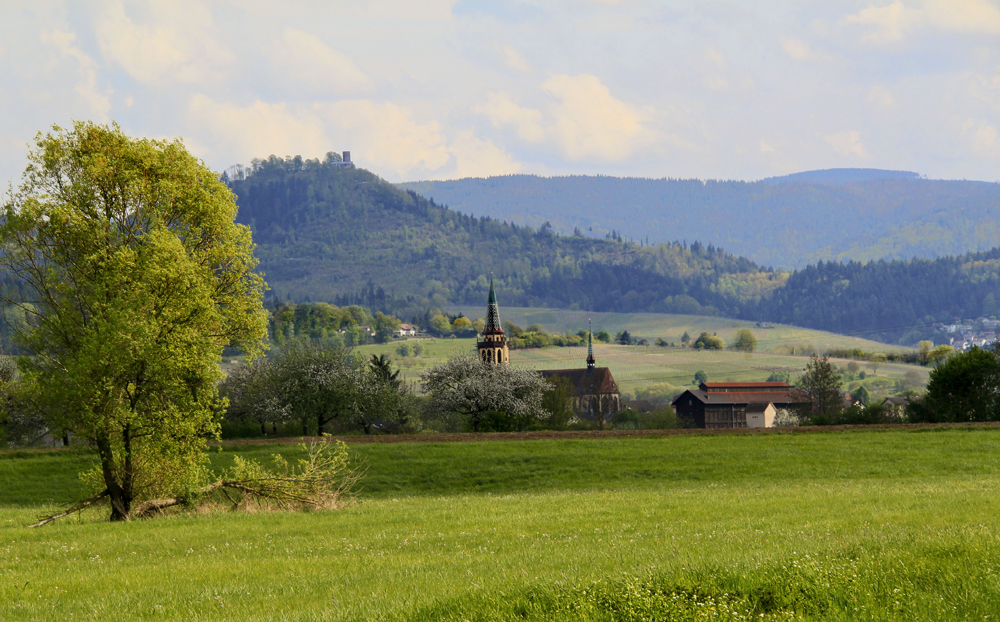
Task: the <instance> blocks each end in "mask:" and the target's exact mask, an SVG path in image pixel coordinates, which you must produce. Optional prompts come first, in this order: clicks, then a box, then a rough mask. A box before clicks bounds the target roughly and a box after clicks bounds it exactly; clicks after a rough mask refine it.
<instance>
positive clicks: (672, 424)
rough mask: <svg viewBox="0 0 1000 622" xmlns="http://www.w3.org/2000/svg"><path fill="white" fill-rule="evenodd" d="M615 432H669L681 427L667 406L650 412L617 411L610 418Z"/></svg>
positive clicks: (675, 414)
mask: <svg viewBox="0 0 1000 622" xmlns="http://www.w3.org/2000/svg"><path fill="white" fill-rule="evenodd" d="M611 427H613V428H614V429H615V430H671V429H674V428H679V427H681V425H680V421H679V420H678V419H677V413H675V412H674V409H673V408H671V407H669V406H667V407H665V408H659V409H657V410H653V411H650V412H639V411H637V410H633V409H630V408H629V409H625V410H619V411H618V412H616V413H615V414H614V415H612V416H611Z"/></svg>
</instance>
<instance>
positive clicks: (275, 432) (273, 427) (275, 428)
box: [271, 421, 278, 436]
mask: <svg viewBox="0 0 1000 622" xmlns="http://www.w3.org/2000/svg"><path fill="white" fill-rule="evenodd" d="M271 434H272V435H274V436H277V435H278V424H277V423H275V422H273V421H272V422H271Z"/></svg>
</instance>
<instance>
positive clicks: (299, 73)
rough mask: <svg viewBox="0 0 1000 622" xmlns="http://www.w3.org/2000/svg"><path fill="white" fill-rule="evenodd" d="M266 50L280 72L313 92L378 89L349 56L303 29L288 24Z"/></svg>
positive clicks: (346, 91)
mask: <svg viewBox="0 0 1000 622" xmlns="http://www.w3.org/2000/svg"><path fill="white" fill-rule="evenodd" d="M264 51H265V53H266V54H267V56H268V57H269V58H270V60H271V63H272V65H273V66H274V67H275V69H276V70H277V71H279V72H281V73H282V74H283V75H285V76H288V77H291V78H292V79H293V80H295V81H296V82H297V83H299V84H301V85H305V86H307V87H309V88H311V89H312V90H314V91H315V90H327V89H330V88H332V89H333V90H334V91H336V92H338V93H365V92H370V91H372V90H374V88H375V85H374V83H373V82H372V80H371V78H369V77H368V76H367V75H366V74H365V72H364V71H362V70H361V68H360V67H358V66H357V64H355V62H354V61H353V60H352V59H351V58H350V57H349V56H347V55H346V54H344V53H343V52H340V51H338V50H335V49H334V48H332V47H330V46H328V45H327V44H325V43H324V42H323V41H322V40H321V39H320V38H319V37H317V36H315V35H312V34H309V33H307V32H304V31H302V30H297V29H295V28H291V27H288V26H286V27H285V29H284V31H283V32H282V36H281V38H280V39H278V40H275V41H273V42H272V43H271V44H269V45H267V46H266V47H265V48H264Z"/></svg>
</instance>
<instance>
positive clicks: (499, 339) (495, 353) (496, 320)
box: [476, 277, 510, 365]
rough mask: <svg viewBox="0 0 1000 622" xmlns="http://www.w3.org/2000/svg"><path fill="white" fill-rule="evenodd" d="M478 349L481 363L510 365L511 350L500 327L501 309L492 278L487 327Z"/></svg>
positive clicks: (477, 344)
mask: <svg viewBox="0 0 1000 622" xmlns="http://www.w3.org/2000/svg"><path fill="white" fill-rule="evenodd" d="M476 347H477V348H478V349H479V360H480V361H482V362H484V363H488V364H490V365H510V350H509V349H508V348H507V336H506V335H504V333H503V327H502V326H501V325H500V309H499V307H498V306H497V293H496V291H495V290H494V289H493V278H492V277H491V278H490V298H489V300H488V301H487V303H486V327H485V328H483V338H482V340H480V341H479V342H477V343H476Z"/></svg>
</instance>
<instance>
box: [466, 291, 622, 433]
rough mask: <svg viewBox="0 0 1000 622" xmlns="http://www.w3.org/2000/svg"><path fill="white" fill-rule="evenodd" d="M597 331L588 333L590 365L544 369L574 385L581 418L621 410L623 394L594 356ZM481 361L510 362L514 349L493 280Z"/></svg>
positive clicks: (548, 375) (479, 346) (479, 344)
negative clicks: (576, 367)
mask: <svg viewBox="0 0 1000 622" xmlns="http://www.w3.org/2000/svg"><path fill="white" fill-rule="evenodd" d="M592 333H593V331H591V334H589V335H588V336H587V361H586V368H581V369H551V370H549V369H547V370H543V371H541V372H540V373H541V375H542V378H545V379H549V378H554V377H562V378H565V379H566V380H568V381H569V384H570V386H571V387H573V396H572V398H571V399H572V407H573V409H574V410H575V411H576V412H577V414H578V415H579V416H581V417H586V418H595V417H597V416H599V415H601V416H603V417H610V416H611V415H613V414H615V413H616V412H618V411H619V410H621V394H620V392H619V391H618V384H617V383H615V378H614V376H613V375H612V374H611V370H610V369H608V368H607V367H598V366H597V359H596V358H595V357H594V337H593V334H592ZM476 347H477V349H478V350H479V360H480V361H482V362H483V363H484V364H487V365H509V364H510V348H509V347H508V344H507V337H506V335H504V331H503V326H502V325H501V324H500V309H499V307H498V305H497V295H496V290H494V288H493V279H490V296H489V300H488V301H487V303H486V326H485V327H484V328H483V333H482V339H480V340H479V341H478V342H477V343H476Z"/></svg>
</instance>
